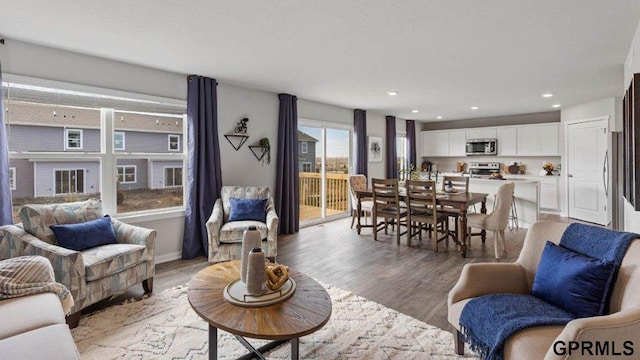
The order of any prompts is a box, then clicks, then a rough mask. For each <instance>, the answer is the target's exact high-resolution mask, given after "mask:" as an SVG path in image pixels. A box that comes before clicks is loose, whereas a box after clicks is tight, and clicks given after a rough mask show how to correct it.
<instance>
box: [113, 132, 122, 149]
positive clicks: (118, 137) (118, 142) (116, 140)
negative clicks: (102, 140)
mask: <svg viewBox="0 0 640 360" xmlns="http://www.w3.org/2000/svg"><path fill="white" fill-rule="evenodd" d="M113 149H114V150H124V132H122V131H116V132H114V133H113Z"/></svg>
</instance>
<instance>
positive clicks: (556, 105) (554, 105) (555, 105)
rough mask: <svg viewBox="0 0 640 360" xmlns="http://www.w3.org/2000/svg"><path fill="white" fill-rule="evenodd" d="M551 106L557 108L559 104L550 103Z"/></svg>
mask: <svg viewBox="0 0 640 360" xmlns="http://www.w3.org/2000/svg"><path fill="white" fill-rule="evenodd" d="M551 107H554V108H559V107H560V104H553V105H551Z"/></svg>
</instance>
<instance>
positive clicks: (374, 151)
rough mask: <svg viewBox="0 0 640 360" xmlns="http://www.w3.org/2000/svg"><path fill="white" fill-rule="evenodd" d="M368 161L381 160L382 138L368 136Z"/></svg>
mask: <svg viewBox="0 0 640 360" xmlns="http://www.w3.org/2000/svg"><path fill="white" fill-rule="evenodd" d="M368 149H369V162H382V138H381V137H378V136H369V146H368Z"/></svg>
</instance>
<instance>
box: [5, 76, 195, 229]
mask: <svg viewBox="0 0 640 360" xmlns="http://www.w3.org/2000/svg"><path fill="white" fill-rule="evenodd" d="M3 80H4V81H3V83H2V93H3V94H2V95H3V97H4V100H5V102H4V104H5V109H4V115H5V126H6V127H7V128H8V129H7V130H8V131H7V133H8V139H7V140H8V141H7V143H8V148H9V167H10V168H15V170H11V171H12V173H11V186H12V187H15V188H16V190H13V191H11V196H12V201H13V205H14V206H13V210H14V221H15V222H20V220H19V217H18V215H17V212H18V209H20V207H22V206H23V205H24V204H38V203H39V204H53V203H62V202H69V201H81V200H86V199H100V200H102V204H103V208H104V210H105V212H109V213H111V214H114V215H115V214H122V213H127V212H132V211H147V212H149V211H150V210H154V209H161V208H162V209H166V208H179V207H183V206H184V196H183V193H184V189H183V180H182V170H177V171H175V170H174V171H173V177H175V173H176V172H177V179H174V178H173V177H172V178H171V180H170V187H169V188H167V189H165V185H164V180H165V179H164V175H165V174H164V167H172V168H184V166H185V165H184V162H185V160H186V156H187V154H186V152H184V150H183V146H181V145H183V144H182V141H184V140H185V138H184V133H185V130H186V125H185V124H186V121H185V118H186V117H185V110H186V106H185V105H186V104H185V102H184V101H182V100H173V99H165V98H159V97H150V96H147V95H141V94H132V93H124V92H112V91H111V90H108V89H98V88H91V87H89V86H80V85H74V84H66V83H61V82H54V81H47V80H38V79H31V78H26V77H18V76H11V75H9V76H7V77H3ZM107 131H108V132H107ZM170 135H172V136H170ZM169 136H170V137H169ZM168 137H169V140H171V141H170V142H169V144H168ZM105 139H106V140H107V141H113V143H112V144H113V147H112V149H113V151H109V152H106V151H105V149H106V148H109V147H110V146H106V144H105V143H104V140H105ZM51 140H53V141H51ZM60 140H62V141H60ZM125 140H126V141H125ZM169 148H171V150H170V149H169ZM125 149H126V151H127V152H124V151H123V150H125ZM107 164H109V167H106V165H107ZM17 169H20V179H19V180H20V186H18V184H17V180H18V179H17V178H16V175H17ZM116 185H117V186H116Z"/></svg>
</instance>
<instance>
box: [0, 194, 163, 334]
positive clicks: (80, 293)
mask: <svg viewBox="0 0 640 360" xmlns="http://www.w3.org/2000/svg"><path fill="white" fill-rule="evenodd" d="M19 214H20V219H21V220H22V225H21V226H15V225H5V226H2V227H0V259H7V258H12V257H16V256H24V255H40V256H44V257H46V258H47V259H49V261H50V262H51V264H52V265H53V268H54V272H55V277H56V281H57V282H59V283H62V284H63V285H65V286H66V287H67V288H68V289H69V291H71V295H72V296H73V299H74V301H75V305H74V306H73V308H71V315H69V318H68V321H69V324H70V326H72V327H73V325H77V321H78V320H79V317H80V310H82V309H84V308H85V307H87V306H89V305H91V304H94V303H96V302H98V301H100V300H102V299H105V298H107V297H109V296H112V295H114V294H118V293H120V292H124V291H125V290H126V289H127V288H129V287H130V286H132V285H134V284H137V283H140V282H142V285H143V288H144V290H145V291H146V292H151V291H153V276H154V274H155V265H154V261H153V253H154V247H155V238H156V231H155V230H150V229H145V228H142V227H138V226H133V225H128V224H125V223H123V222H120V221H118V220H116V219H113V218H111V225H112V227H113V230H114V232H115V236H116V241H117V243H115V244H107V245H100V246H96V247H92V248H88V249H85V250H81V251H76V250H70V249H67V248H64V247H62V246H59V244H58V240H57V239H56V237H55V234H54V233H53V231H52V230H51V229H50V228H49V226H51V225H60V224H77V223H82V222H86V221H89V220H95V219H98V218H101V217H102V216H103V215H104V214H103V211H102V203H101V202H100V201H98V200H87V201H80V202H73V203H64V204H49V205H25V206H24V207H22V208H21V209H20V211H19ZM74 323H75V324H74Z"/></svg>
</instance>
